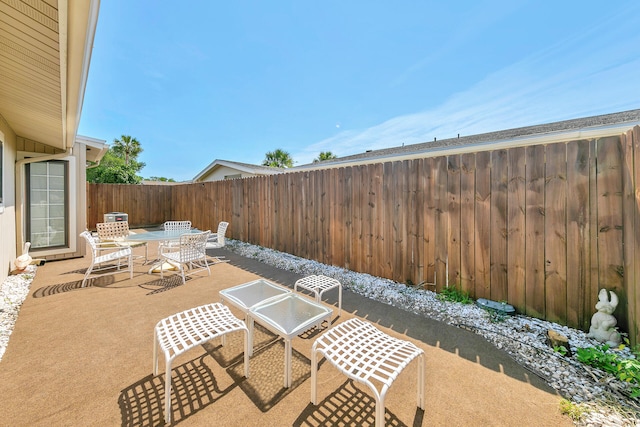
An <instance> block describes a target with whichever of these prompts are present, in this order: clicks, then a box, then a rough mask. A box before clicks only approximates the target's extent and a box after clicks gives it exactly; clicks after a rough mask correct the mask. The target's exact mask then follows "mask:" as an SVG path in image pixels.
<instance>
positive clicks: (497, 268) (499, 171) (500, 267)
mask: <svg viewBox="0 0 640 427" xmlns="http://www.w3.org/2000/svg"><path fill="white" fill-rule="evenodd" d="M508 162H509V158H508V153H507V150H495V151H492V152H491V201H490V206H491V246H490V254H491V255H490V257H491V262H490V274H491V279H490V280H491V281H490V283H491V291H490V294H491V299H493V300H494V301H507V299H508V295H507V293H508V286H507V182H508V178H507V174H508V170H509V163H508Z"/></svg>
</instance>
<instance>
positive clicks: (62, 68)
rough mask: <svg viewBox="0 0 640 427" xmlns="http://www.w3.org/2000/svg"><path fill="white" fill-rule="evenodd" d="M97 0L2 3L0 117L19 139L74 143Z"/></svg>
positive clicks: (64, 145)
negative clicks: (0, 116)
mask: <svg viewBox="0 0 640 427" xmlns="http://www.w3.org/2000/svg"><path fill="white" fill-rule="evenodd" d="M99 6H100V1H99V0H88V1H55V0H48V1H37V2H16V1H7V0H0V10H1V12H0V69H1V70H2V78H0V114H1V115H2V116H3V117H4V118H5V120H6V121H7V122H8V124H9V126H10V127H11V128H12V129H13V131H14V132H15V133H16V135H17V136H20V137H24V138H25V139H29V140H33V141H38V142H41V143H43V144H46V145H50V146H52V147H55V148H58V149H61V150H66V149H68V148H70V147H71V146H73V144H74V142H75V136H76V132H77V130H78V124H79V122H80V111H81V109H82V101H83V97H84V90H85V86H86V81H87V75H88V70H89V61H90V58H91V49H92V45H93V39H94V34H95V29H96V24H97V19H98V9H99Z"/></svg>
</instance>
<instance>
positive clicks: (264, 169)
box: [193, 159, 284, 181]
mask: <svg viewBox="0 0 640 427" xmlns="http://www.w3.org/2000/svg"><path fill="white" fill-rule="evenodd" d="M222 166H225V167H228V168H232V169H237V170H238V171H240V172H244V173H250V174H254V175H274V174H277V173H282V172H284V169H282V168H274V167H270V166H262V165H252V164H249V163H240V162H233V161H231V160H220V159H216V160H214V161H213V162H211V163H210V164H209V165H208V166H207V167H206V168H204V169H203V170H202V171H201V172H200V173H198V174H197V175H196V176H195V177H194V178H193V181H198V180H199V179H201V178H202V177H204V176H206V175H208V174H210V173H211V172H213V171H214V170H215V169H217V168H219V167H222Z"/></svg>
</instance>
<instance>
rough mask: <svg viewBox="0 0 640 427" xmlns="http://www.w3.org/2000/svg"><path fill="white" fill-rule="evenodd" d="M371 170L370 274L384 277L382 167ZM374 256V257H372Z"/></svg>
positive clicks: (376, 166)
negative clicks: (371, 224) (371, 223)
mask: <svg viewBox="0 0 640 427" xmlns="http://www.w3.org/2000/svg"><path fill="white" fill-rule="evenodd" d="M370 168H371V169H372V180H371V187H372V195H371V196H372V203H373V210H372V213H371V217H372V222H373V228H372V234H373V236H372V241H371V244H372V253H371V257H372V260H371V261H372V265H373V270H371V271H372V273H373V275H374V276H380V277H384V268H383V263H382V260H381V259H380V257H381V254H383V253H384V250H383V246H384V194H383V191H384V189H383V175H384V167H383V165H382V164H381V163H378V164H376V165H373V166H371V167H370ZM374 254H375V255H374Z"/></svg>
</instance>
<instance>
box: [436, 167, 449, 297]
mask: <svg viewBox="0 0 640 427" xmlns="http://www.w3.org/2000/svg"><path fill="white" fill-rule="evenodd" d="M433 178H434V187H433V188H434V198H433V203H434V209H433V211H434V218H433V221H434V225H433V235H434V243H433V251H434V252H433V256H434V268H435V282H436V290H438V291H440V290H442V289H443V288H446V287H448V286H449V281H448V277H447V276H448V271H447V236H448V233H447V229H448V221H449V216H448V213H447V205H448V201H447V158H446V157H438V158H436V159H434V170H433Z"/></svg>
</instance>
